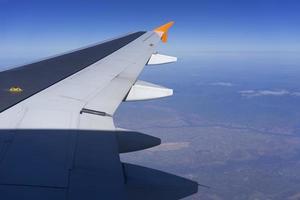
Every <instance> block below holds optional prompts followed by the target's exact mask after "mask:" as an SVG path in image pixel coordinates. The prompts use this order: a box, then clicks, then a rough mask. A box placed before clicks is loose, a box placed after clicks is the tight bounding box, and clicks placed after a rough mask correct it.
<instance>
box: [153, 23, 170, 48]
mask: <svg viewBox="0 0 300 200" xmlns="http://www.w3.org/2000/svg"><path fill="white" fill-rule="evenodd" d="M174 23H175V22H174V21H171V22H169V23H166V24H164V25H162V26H160V27H158V28H156V29H154V31H155V32H162V33H163V34H162V36H161V40H162V41H163V42H164V43H166V42H167V40H168V31H169V29H170V28H171V27H172V26H173V24H174Z"/></svg>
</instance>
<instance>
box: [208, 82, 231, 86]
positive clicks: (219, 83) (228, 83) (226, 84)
mask: <svg viewBox="0 0 300 200" xmlns="http://www.w3.org/2000/svg"><path fill="white" fill-rule="evenodd" d="M210 85H213V86H223V87H232V86H234V84H233V83H230V82H215V83H211V84H210Z"/></svg>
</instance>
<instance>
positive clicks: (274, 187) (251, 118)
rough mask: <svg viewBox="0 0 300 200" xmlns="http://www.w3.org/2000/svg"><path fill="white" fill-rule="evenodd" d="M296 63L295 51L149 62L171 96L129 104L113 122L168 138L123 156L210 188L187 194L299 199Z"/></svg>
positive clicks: (299, 74) (299, 72) (150, 74)
mask: <svg viewBox="0 0 300 200" xmlns="http://www.w3.org/2000/svg"><path fill="white" fill-rule="evenodd" d="M226 56H227V57H226ZM271 58H272V59H271ZM299 67H300V64H298V58H297V56H296V55H290V54H281V53H280V54H279V53H278V55H277V54H276V55H274V54H268V53H263V54H255V53H252V54H238V55H232V54H228V55H224V54H217V55H207V54H201V55H200V56H199V57H198V58H197V59H195V60H193V61H187V60H185V59H182V60H181V61H179V62H178V63H177V64H175V65H170V66H161V67H155V68H146V70H145V72H144V73H143V75H142V77H141V78H142V79H143V80H148V81H152V82H155V83H159V84H162V85H165V86H168V87H173V88H174V90H175V94H174V96H173V97H171V98H168V99H161V100H156V101H148V102H133V103H124V104H123V105H122V106H121V107H120V109H119V111H118V113H117V116H116V123H117V125H118V126H119V127H124V128H129V129H133V130H138V131H141V132H144V133H147V134H151V135H154V136H157V137H160V138H162V141H163V143H162V145H160V146H158V147H155V148H152V149H149V150H145V151H142V152H136V153H131V154H126V155H122V159H123V161H125V162H131V163H137V164H140V165H143V166H148V167H153V168H156V169H160V170H164V171H167V172H170V173H174V174H177V175H181V176H184V177H187V178H191V179H194V180H196V181H198V182H199V183H200V184H203V185H206V186H209V187H210V188H209V189H208V188H206V187H199V193H198V194H196V195H194V196H192V197H188V198H186V199H212V200H213V199H215V200H218V199H233V200H234V199H236V200H241V199H257V200H259V199H262V200H265V199H290V200H296V199H300V192H299V191H300V170H299V168H300V133H299V128H300V126H299V119H300V118H299V117H300V107H299V104H300V103H299V102H300V95H299V93H298V92H299V91H300V83H299V82H298V81H297V80H298V79H299V78H300V68H299ZM158 74H159V76H157V75H158Z"/></svg>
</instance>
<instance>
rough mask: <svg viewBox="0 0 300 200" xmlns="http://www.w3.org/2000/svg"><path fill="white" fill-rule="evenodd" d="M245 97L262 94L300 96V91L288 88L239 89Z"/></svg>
mask: <svg viewBox="0 0 300 200" xmlns="http://www.w3.org/2000/svg"><path fill="white" fill-rule="evenodd" d="M239 93H240V95H241V96H243V97H260V96H287V95H289V96H300V92H290V91H288V90H242V91H239Z"/></svg>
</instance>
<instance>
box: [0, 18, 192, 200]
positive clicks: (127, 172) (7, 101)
mask: <svg viewBox="0 0 300 200" xmlns="http://www.w3.org/2000/svg"><path fill="white" fill-rule="evenodd" d="M172 24H173V22H170V23H167V24H165V25H163V26H161V27H159V28H157V29H155V30H153V31H147V32H145V31H140V32H134V33H131V34H128V35H125V36H122V37H119V38H116V39H113V40H109V41H105V42H102V43H100V44H96V45H92V46H89V47H85V48H81V49H77V50H75V51H72V52H68V53H65V54H62V55H57V56H54V57H51V58H48V59H45V60H41V61H38V62H35V63H31V64H27V65H24V66H21V67H17V68H13V69H10V70H6V71H3V72H1V73H0V100H1V102H0V196H1V199H9V200H10V199H58V200H60V199H61V200H63V199H64V200H65V199H72V200H73V199H141V196H143V195H145V194H146V193H148V195H147V198H149V199H160V198H163V199H178V198H182V197H184V196H188V195H190V194H192V193H195V192H196V191H197V187H198V186H197V183H195V182H193V181H190V180H187V179H184V178H180V177H177V176H175V175H171V174H166V173H163V172H159V171H157V170H153V169H149V168H144V167H140V166H134V165H131V164H126V163H121V161H120V158H119V153H125V152H132V151H136V150H142V149H146V148H149V147H153V146H156V145H159V144H160V139H159V138H155V137H152V136H148V135H145V134H141V133H137V132H132V131H125V130H123V131H120V130H119V129H118V128H116V127H115V125H114V123H113V115H114V113H115V111H116V109H117V108H118V106H119V105H120V104H121V102H123V101H138V100H147V99H155V98H161V97H166V96H170V95H172V93H173V91H172V90H171V89H168V88H165V87H162V86H158V85H155V84H151V83H147V82H144V81H140V80H137V78H138V76H139V74H140V73H141V71H142V70H143V68H144V66H145V65H147V64H149V65H152V64H164V63H169V62H174V61H176V58H175V57H171V56H164V55H160V54H157V53H155V48H156V47H157V44H158V43H159V42H160V41H161V40H162V41H163V42H166V41H167V33H168V29H169V28H170V27H171V26H172ZM157 180H159V181H157ZM147 198H146V197H145V198H144V199H147Z"/></svg>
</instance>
